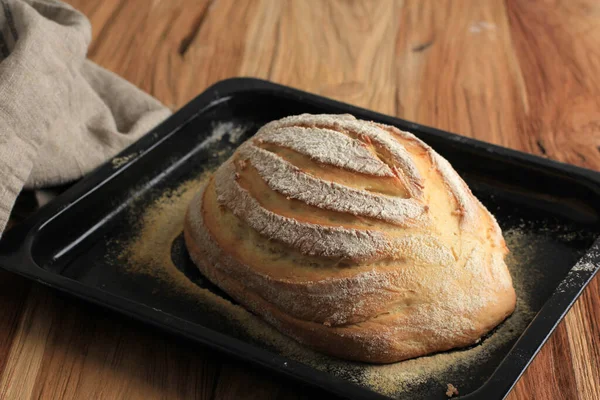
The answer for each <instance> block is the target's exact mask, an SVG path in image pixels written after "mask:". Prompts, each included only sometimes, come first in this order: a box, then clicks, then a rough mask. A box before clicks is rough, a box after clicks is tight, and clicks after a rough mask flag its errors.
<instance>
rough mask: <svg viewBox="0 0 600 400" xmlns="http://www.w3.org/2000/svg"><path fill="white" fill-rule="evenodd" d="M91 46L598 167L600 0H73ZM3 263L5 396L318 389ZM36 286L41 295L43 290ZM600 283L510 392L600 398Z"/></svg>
mask: <svg viewBox="0 0 600 400" xmlns="http://www.w3.org/2000/svg"><path fill="white" fill-rule="evenodd" d="M69 3H71V4H72V5H74V6H75V7H76V8H78V9H79V10H81V11H82V12H83V13H84V14H86V15H87V16H88V17H89V18H90V20H91V23H92V27H93V40H92V44H91V46H90V51H89V56H90V58H91V59H92V60H93V61H95V62H97V63H98V64H100V65H102V66H104V67H106V68H108V69H109V70H112V71H114V72H115V73H117V74H119V75H121V76H123V77H124V78H125V79H127V80H129V81H131V82H132V83H133V84H135V85H137V86H139V87H140V88H141V89H143V90H145V91H147V92H149V93H151V94H152V95H154V96H156V97H157V98H158V99H159V100H161V101H162V102H163V103H164V104H166V105H167V106H168V107H170V108H172V109H177V108H179V107H181V106H182V105H184V104H185V103H187V102H188V101H189V100H191V99H192V98H193V97H195V96H196V95H197V94H198V93H200V92H202V90H204V89H205V88H206V87H208V86H209V85H211V84H212V83H214V82H216V81H218V80H221V79H224V78H227V77H233V76H254V77H259V78H266V79H270V80H273V81H275V82H280V83H283V84H286V85H290V86H293V87H297V88H300V89H303V90H308V91H311V92H314V93H318V94H322V95H325V96H329V97H332V98H335V99H338V100H341V101H344V102H348V103H351V104H355V105H358V106H362V107H367V108H370V109H373V110H376V111H379V112H382V113H387V114H391V115H397V116H399V117H401V118H405V119H408V120H412V121H415V122H419V123H422V124H426V125H431V126H435V127H438V128H441V129H445V130H449V131H453V132H456V133H460V134H463V135H466V136H471V137H476V138H478V139H481V140H485V141H488V142H493V143H497V144H501V145H504V146H508V147H511V148H515V149H518V150H524V151H528V152H531V153H534V154H538V155H543V156H546V157H549V158H553V159H557V160H560V161H565V162H570V163H574V164H577V165H581V166H585V167H588V168H594V169H600V148H599V146H600V107H599V106H600V74H599V73H598V69H599V67H600V54H599V52H598V50H597V49H598V48H599V46H598V44H599V43H598V41H600V32H598V30H599V29H600V6H599V5H598V3H597V2H595V1H592V0H578V1H576V2H547V1H541V0H533V1H518V0H507V1H505V2H498V1H493V0H487V1H476V0H464V1H461V2H457V1H450V0H443V1H417V0H405V1H400V0H399V1H371V2H368V1H342V0H331V1H322V0H308V1H296V0H281V1H279V0H249V1H234V0H198V1H196V0H169V1H167V0H153V1H146V0H133V1H127V0H104V1H101V0H69ZM30 285H31V284H30V283H28V282H26V281H24V280H22V279H21V278H16V277H13V276H12V275H9V274H0V293H1V294H0V397H2V394H4V396H5V397H2V398H27V397H33V398H40V399H46V398H67V399H69V398H71V399H76V398H82V397H89V396H93V397H94V398H105V399H113V398H114V399H116V398H128V399H129V398H150V399H152V398H169V399H177V398H182V399H184V398H185V399H187V398H200V399H212V398H218V399H227V398H271V397H273V398H274V397H281V398H289V397H290V396H291V397H292V398H293V397H294V396H295V397H297V398H303V397H308V396H313V393H315V392H313V391H311V390H308V389H307V388H304V387H302V386H300V385H298V384H296V383H293V382H292V381H287V380H285V379H280V378H279V377H273V376H271V375H270V374H269V373H267V372H265V371H263V370H260V369H256V368H254V367H253V366H251V365H249V364H246V363H241V362H239V361H237V360H234V359H231V358H229V357H226V356H224V355H222V354H220V353H213V352H211V351H208V350H206V349H204V348H202V347H200V346H192V347H190V346H189V345H188V344H184V343H180V342H179V341H177V340H175V339H172V338H170V337H168V338H167V337H166V336H163V335H161V334H159V333H157V332H155V331H153V330H148V329H147V328H146V327H144V326H142V325H139V324H136V323H133V322H131V321H127V320H125V319H123V318H120V317H116V316H114V315H113V314H111V313H107V312H104V311H102V310H99V309H96V308H94V307H90V306H86V305H83V304H82V303H81V302H78V301H73V300H72V299H66V298H65V299H63V298H62V297H59V296H58V295H56V294H55V293H54V292H51V291H47V290H46V289H41V288H40V287H39V286H38V285H34V286H33V287H34V290H33V291H32V292H31V293H30V294H29V295H27V293H28V288H29V286H30ZM27 296H28V297H27ZM599 310H600V280H598V279H595V280H594V281H593V283H592V284H591V286H590V288H589V289H588V290H586V292H585V293H584V295H583V296H582V298H581V299H580V300H579V301H578V302H577V303H576V305H575V306H574V308H573V310H572V311H571V312H570V313H569V314H568V316H567V318H566V319H565V321H564V322H563V323H561V324H560V326H559V327H558V329H557V331H556V333H555V334H554V335H553V336H552V338H551V339H550V340H549V342H548V344H547V345H546V346H545V347H544V348H543V349H542V351H541V352H540V354H539V355H538V357H537V358H536V359H535V360H534V362H533V363H532V365H531V366H530V368H529V369H528V370H527V372H526V373H525V375H524V376H523V377H522V379H521V380H520V381H519V383H518V384H517V386H516V387H515V389H514V390H513V392H512V393H511V395H510V397H509V398H511V399H529V398H553V399H559V398H565V399H572V398H577V397H579V398H581V399H596V398H600V393H598V391H599V390H600V389H599V387H600V384H599V382H600V373H599V370H600V340H599V339H600V327H599V322H598V321H600V315H598V314H599Z"/></svg>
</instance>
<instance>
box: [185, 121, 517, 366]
mask: <svg viewBox="0 0 600 400" xmlns="http://www.w3.org/2000/svg"><path fill="white" fill-rule="evenodd" d="M184 234H185V242H186V246H187V248H188V250H189V253H190V256H191V258H192V260H193V261H194V263H195V264H196V265H197V266H198V267H199V269H200V270H201V272H202V273H203V274H204V275H205V276H206V277H207V278H208V279H209V280H210V281H212V282H213V283H214V284H216V285H217V286H219V287H220V288H222V289H223V290H224V291H225V292H226V293H228V294H229V295H230V296H231V297H232V298H234V299H235V300H237V301H238V302H239V303H240V304H242V305H243V306H244V307H246V308H247V309H249V310H250V311H252V312H254V313H255V314H258V315H259V316H261V317H262V318H264V319H265V320H266V321H268V322H269V323H270V324H272V325H273V326H275V327H276V328H277V329H278V330H280V331H281V332H283V333H285V334H287V335H289V336H291V337H293V338H295V339H296V340H298V341H299V342H301V343H304V344H306V345H307V346H309V347H312V348H314V349H316V350H318V351H321V352H323V353H326V354H330V355H333V356H337V357H340V358H344V359H350V360H357V361H365V362H371V363H389V362H396V361H400V360H404V359H408V358H413V357H417V356H421V355H425V354H429V353H433V352H439V351H444V350H449V349H452V348H456V347H462V346H466V345H471V344H473V343H475V342H477V341H478V339H479V338H481V336H482V335H484V334H486V333H487V332H489V331H490V330H491V329H492V328H494V327H495V326H496V325H497V324H499V323H500V322H501V321H502V320H504V319H505V318H506V317H507V316H508V315H509V314H511V313H512V311H513V310H514V308H515V302H516V296H515V291H514V289H513V286H512V280H511V276H510V273H509V271H508V269H507V267H506V265H505V263H504V257H505V255H506V254H507V252H508V250H507V247H506V245H505V242H504V239H503V237H502V232H501V230H500V228H499V226H498V224H497V223H496V220H495V219H494V217H493V216H492V215H491V214H490V213H489V212H488V211H487V210H486V208H485V207H484V206H483V205H482V204H481V203H480V202H479V201H478V200H477V199H476V198H475V196H473V194H472V193H471V191H470V190H469V188H468V187H467V185H466V184H465V183H464V181H463V180H462V179H461V178H460V177H459V175H458V174H457V173H456V172H455V171H454V170H453V168H452V167H451V166H450V164H449V163H448V162H447V161H446V160H445V159H444V158H442V157H441V156H440V155H438V154H437V153H436V152H435V151H433V150H432V149H431V148H430V147H429V146H427V145H426V144H425V143H423V142H422V141H420V140H419V139H417V138H416V137H415V136H413V135H412V134H410V133H407V132H403V131H400V130H398V129H396V128H394V127H391V126H385V125H381V124H377V123H374V122H367V121H361V120H357V119H356V118H354V117H353V116H351V115H310V114H303V115H298V116H291V117H287V118H283V119H281V120H278V121H274V122H270V123H268V124H266V125H265V126H263V127H262V128H261V129H260V130H259V131H258V133H257V134H256V135H255V136H254V137H252V138H251V139H249V140H248V141H246V142H245V143H243V144H242V145H241V146H240V147H239V148H238V149H237V151H236V152H235V153H234V154H233V155H232V156H231V158H230V159H228V160H227V161H226V162H225V163H224V164H222V165H221V166H220V167H219V168H218V169H217V171H216V172H215V173H214V174H213V175H212V177H211V178H210V179H209V181H208V182H207V183H206V184H205V185H203V186H202V188H201V189H200V190H199V192H198V193H197V195H196V196H195V197H194V199H193V200H192V201H191V203H190V205H189V208H188V211H187V215H186V220H185V228H184Z"/></svg>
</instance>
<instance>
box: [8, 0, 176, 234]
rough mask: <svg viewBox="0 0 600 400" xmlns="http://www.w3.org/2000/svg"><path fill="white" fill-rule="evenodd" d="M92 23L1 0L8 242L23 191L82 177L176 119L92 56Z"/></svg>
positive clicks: (33, 0) (74, 14)
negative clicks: (169, 119) (162, 123)
mask: <svg viewBox="0 0 600 400" xmlns="http://www.w3.org/2000/svg"><path fill="white" fill-rule="evenodd" d="M90 40H91V28H90V24H89V21H88V20H87V19H86V17H85V16H83V15H82V14H81V13H79V12H78V11H76V10H75V9H73V8H72V7H71V6H69V5H67V4H64V3H61V2H59V1H56V0H0V237H1V235H2V232H3V230H4V228H5V226H6V223H7V221H8V218H9V216H10V213H11V209H12V208H13V205H14V203H15V199H16V198H17V196H18V195H19V193H20V192H21V191H22V190H23V189H36V188H42V187H47V186H55V185H62V184H65V183H68V182H71V181H73V180H76V179H78V178H80V177H82V176H83V175H85V174H86V173H88V172H90V171H91V170H93V169H94V168H96V167H97V166H98V165H100V164H101V163H103V162H104V161H106V160H107V159H108V158H110V157H112V156H114V155H115V154H116V153H118V152H119V151H121V150H122V149H123V148H125V147H127V146H128V145H130V144H131V143H133V142H134V141H136V140H137V139H138V138H139V137H140V136H142V135H143V134H145V133H146V132H148V131H149V130H150V129H151V128H152V127H154V126H155V125H156V124H158V123H159V122H160V121H162V120H164V119H165V118H166V117H167V116H169V115H170V110H168V109H167V108H165V107H164V106H163V105H162V104H161V103H160V102H159V101H157V100H156V99H154V98H153V97H151V96H149V95H148V94H146V93H144V92H143V91H141V90H139V89H138V88H136V87H135V86H134V85H132V84H130V83H129V82H127V81H125V80H124V79H122V78H120V77H118V76H117V75H115V74H113V73H111V72H109V71H107V70H104V69H102V68H100V67H99V66H97V65H95V64H94V63H92V62H91V61H89V60H87V59H86V53H87V49H88V45H89V44H90Z"/></svg>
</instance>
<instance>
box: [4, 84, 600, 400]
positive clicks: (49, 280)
mask: <svg viewBox="0 0 600 400" xmlns="http://www.w3.org/2000/svg"><path fill="white" fill-rule="evenodd" d="M244 92H272V93H274V94H277V95H288V96H289V95H293V96H294V97H296V98H302V100H305V101H308V102H310V103H316V104H317V105H321V106H325V107H328V108H331V107H336V108H340V109H345V110H346V112H348V113H351V114H357V115H368V116H369V118H371V119H377V120H378V121H381V122H383V123H388V124H391V125H396V126H399V127H400V128H401V129H405V130H409V131H412V130H417V131H419V133H424V134H426V135H430V136H434V137H437V138H440V139H443V140H450V141H453V142H455V143H456V144H457V145H460V146H467V147H471V148H472V149H473V150H476V151H485V152H486V153H487V154H488V155H490V154H491V155H493V156H494V157H498V158H502V159H507V158H508V159H511V160H513V161H514V160H517V161H519V162H522V163H524V164H527V165H528V166H529V167H530V168H543V169H544V170H548V169H550V170H554V171H557V172H561V173H563V174H567V175H569V176H572V177H576V178H577V179H578V180H579V181H582V182H585V183H586V184H587V185H591V186H593V187H595V188H596V190H597V191H600V173H599V172H596V171H593V170H589V169H585V168H581V167H577V166H574V165H570V164H566V163H562V162H559V161H555V160H550V159H547V158H542V157H538V156H535V155H532V154H528V153H524V152H521V151H517V150H512V149H508V148H505V147H501V146H498V145H494V144H491V143H487V142H483V141H480V140H477V139H473V138H468V137H464V136H460V135H457V134H454V133H451V132H446V131H442V130H439V129H436V128H432V127H429V126H425V125H421V124H416V123H413V122H410V121H406V120H403V119H400V118H395V117H392V116H388V115H384V114H381V113H377V112H374V111H371V110H368V109H365V108H360V107H356V106H353V105H350V104H346V103H343V102H339V101H336V100H333V99H330V98H326V97H323V96H319V95H316V94H312V93H309V92H305V91H302V90H299V89H296V88H292V87H289V86H284V85H280V84H276V83H273V82H269V81H266V80H261V79H256V78H246V77H238V78H229V79H225V80H222V81H219V82H217V83H215V84H213V85H212V86H210V87H208V88H207V89H206V90H205V91H203V92H202V93H201V94H200V95H198V96H197V97H196V98H194V99H193V100H192V101H190V102H189V103H187V104H186V105H185V106H184V107H182V108H181V109H180V110H179V111H177V112H176V113H174V114H173V115H172V116H171V117H169V118H167V119H166V120H165V121H164V122H162V123H161V124H159V125H157V126H156V127H155V128H153V129H152V130H150V131H149V132H148V134H146V135H144V136H143V137H142V138H141V139H139V140H138V141H136V142H135V143H133V144H132V145H130V146H129V147H127V148H126V149H124V150H122V151H121V152H120V153H119V154H117V155H116V156H114V157H113V158H112V159H114V158H117V157H129V160H128V161H127V162H126V163H124V164H123V165H121V166H120V167H119V168H114V167H113V166H112V164H111V160H112V159H109V160H108V161H107V162H105V163H104V164H102V165H101V166H100V167H98V168H97V169H96V170H94V171H93V172H91V173H90V174H88V175H87V176H86V177H85V178H83V179H82V180H81V181H79V182H77V183H75V184H74V185H73V186H72V187H70V188H69V189H67V191H65V192H64V193H63V194H61V195H60V196H58V197H57V198H55V199H54V200H52V201H51V202H50V203H49V204H47V205H46V206H44V207H43V208H41V209H40V210H39V211H38V212H37V213H36V214H34V215H32V216H31V217H30V218H28V219H27V220H26V221H24V222H22V223H21V224H20V225H19V226H17V227H15V228H13V229H11V230H10V231H9V232H7V233H6V235H5V239H9V238H10V245H9V246H8V248H5V247H6V245H5V244H6V242H7V240H3V241H0V267H2V268H3V269H5V270H8V271H11V272H14V273H17V274H19V275H22V276H25V277H26V278H29V279H32V280H34V281H37V282H40V283H42V284H44V285H46V286H50V287H52V288H54V289H57V290H59V291H61V292H64V293H68V294H70V295H73V296H75V297H78V298H80V299H83V300H85V301H88V302H91V303H95V304H97V305H100V306H102V307H105V308H109V309H111V310H113V311H116V312H118V313H120V314H124V315H126V316H128V317H131V318H134V319H136V320H138V321H141V322H144V323H147V324H151V325H153V326H155V327H158V328H160V329H162V330H165V331H168V332H170V333H174V334H176V335H179V336H183V337H185V338H187V339H191V340H192V341H195V342H198V343H201V344H203V345H206V346H208V347H212V348H215V349H217V350H219V351H224V352H225V353H228V354H230V355H233V356H235V357H237V358H241V359H244V360H247V361H250V362H254V363H257V364H259V365H261V366H263V367H266V368H268V369H269V370H272V371H275V372H277V373H282V374H284V375H287V376H290V377H292V378H293V379H296V380H300V381H302V382H303V383H306V384H309V385H312V386H317V387H320V388H322V389H325V390H328V391H330V392H333V393H336V394H338V395H341V396H345V397H348V398H355V399H389V397H387V396H383V395H381V394H379V393H377V392H374V391H372V390H369V389H367V388H364V387H362V386H359V385H357V384H354V383H351V382H349V381H346V380H344V379H341V378H338V377H335V376H333V375H331V374H329V373H327V372H324V371H320V370H317V369H314V368H312V367H309V366H307V365H304V364H302V363H299V362H297V361H295V360H292V359H288V358H286V357H283V356H279V355H277V354H275V353H272V352H270V351H267V350H264V349H262V348H260V347H258V346H255V345H252V344H249V343H247V342H245V341H242V340H240V339H236V338H233V337H230V336H228V335H225V334H223V333H220V332H217V331H214V330H211V329H208V328H205V327H203V326H201V325H197V324H190V323H188V322H187V321H186V320H184V319H181V318H178V317H175V316H172V315H170V314H167V313H164V312H162V311H160V310H155V309H153V308H151V307H149V306H145V305H143V304H141V303H137V302H135V301H132V300H129V299H127V298H124V297H120V296H116V295H114V294H111V293H109V292H105V291H103V290H100V289H97V288H94V287H89V286H86V285H84V284H81V283H80V282H78V281H76V280H73V279H70V278H66V277H64V276H62V275H59V274H54V273H52V272H50V271H47V270H45V269H44V268H42V267H40V266H38V265H37V264H36V263H35V261H34V260H33V258H32V257H31V249H32V245H33V241H34V240H35V237H36V234H37V232H39V231H40V230H41V229H43V226H44V225H46V224H48V223H50V222H51V221H52V220H53V219H54V218H56V217H57V216H58V215H60V214H62V213H63V212H68V209H69V208H70V206H72V205H73V204H75V203H77V202H78V201H81V200H82V199H84V198H85V197H87V196H88V195H91V194H92V193H93V192H94V191H95V190H96V189H97V188H98V187H100V186H102V185H105V184H108V183H109V182H110V180H111V179H113V178H114V177H116V176H117V175H119V174H121V173H125V172H126V170H127V167H128V166H130V165H132V164H133V163H134V162H136V161H137V160H138V159H140V158H142V157H143V156H144V154H145V153H146V152H149V151H151V150H152V149H154V148H155V147H157V146H159V145H160V143H162V142H163V141H164V140H166V139H167V138H168V137H170V136H171V135H173V134H175V133H176V132H177V131H178V130H180V129H181V128H183V127H184V126H185V125H186V124H187V122H189V121H190V120H191V119H193V118H195V117H196V116H197V115H199V114H201V113H202V112H204V111H205V110H207V109H208V108H210V107H212V106H214V105H216V104H218V103H220V102H222V101H226V100H227V99H228V98H229V96H231V95H234V94H239V93H244ZM584 262H586V263H587V262H591V263H593V264H594V266H595V267H594V268H593V270H589V269H577V268H575V269H574V267H575V266H576V265H579V264H581V263H584ZM599 269H600V238H599V239H597V240H596V241H595V242H594V243H593V245H592V246H591V247H590V248H589V249H588V251H587V252H586V253H585V255H584V256H583V257H582V258H581V259H580V260H579V261H578V263H576V264H575V265H574V266H573V267H572V268H571V271H570V272H569V273H568V274H567V276H566V277H565V278H564V280H563V281H562V282H561V283H560V284H559V285H558V287H557V288H556V289H555V291H554V293H553V294H552V295H551V296H550V297H549V298H548V300H547V301H546V302H545V303H544V305H543V306H542V308H541V309H540V311H539V312H538V313H537V315H536V316H535V317H534V319H533V320H532V321H531V323H530V324H529V325H528V326H527V327H526V328H525V331H524V332H523V333H522V334H521V336H520V337H519V338H518V339H517V341H516V343H515V344H514V346H513V347H512V348H511V350H510V351H509V352H508V353H507V354H506V356H505V357H504V359H503V360H502V362H501V363H500V364H499V365H498V367H497V368H496V370H495V371H494V372H493V373H492V375H491V377H490V378H489V379H488V380H487V381H486V382H485V383H484V384H483V385H482V386H480V387H479V388H478V389H477V390H475V391H474V392H472V393H469V394H467V395H465V396H461V397H460V398H463V399H475V398H485V399H488V398H501V399H503V398H505V397H506V396H507V395H508V393H509V392H510V390H511V389H512V388H513V386H514V385H515V384H516V382H517V381H518V380H519V378H520V377H521V375H522V374H523V373H524V372H525V370H526V368H527V367H528V366H529V364H530V363H531V361H533V359H534V357H535V355H536V354H537V353H538V351H539V350H540V349H541V347H542V346H543V344H544V343H545V342H546V341H547V340H548V338H549V337H550V335H551V334H552V333H553V331H554V329H555V328H556V326H557V325H558V323H560V322H561V321H562V319H563V318H564V316H565V315H566V313H567V312H568V311H569V310H570V308H571V307H572V305H573V304H574V302H575V301H576V300H577V299H578V297H579V296H580V295H581V293H582V291H583V290H584V289H585V287H586V286H587V284H588V283H589V282H590V281H591V279H593V277H594V276H595V274H596V273H597V272H598V270H599ZM567 280H569V281H571V282H575V284H573V283H571V284H566V282H567ZM559 289H560V291H559ZM190 325H193V326H192V327H190ZM190 328H194V329H193V332H192V330H191V329H190ZM540 332H541V333H540Z"/></svg>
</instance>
